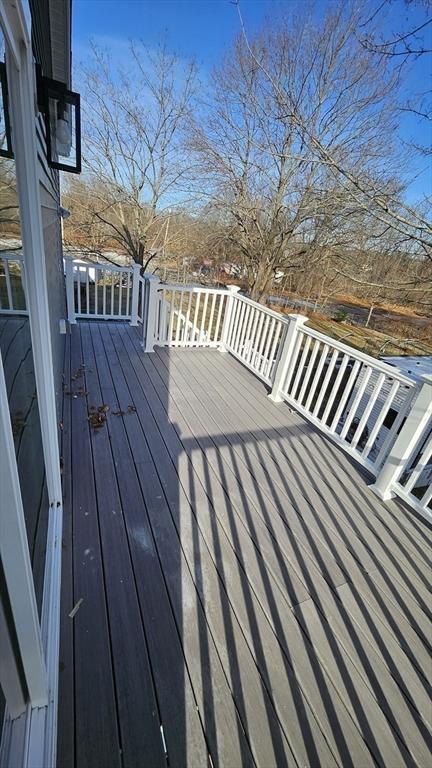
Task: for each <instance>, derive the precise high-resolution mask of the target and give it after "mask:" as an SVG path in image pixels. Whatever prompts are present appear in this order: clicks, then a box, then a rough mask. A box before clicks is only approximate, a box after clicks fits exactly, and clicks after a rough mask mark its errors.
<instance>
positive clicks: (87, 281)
mask: <svg viewBox="0 0 432 768" xmlns="http://www.w3.org/2000/svg"><path fill="white" fill-rule="evenodd" d="M89 273H90V270H89V267H86V268H85V276H86V312H87V314H88V315H89V314H90V274H89Z"/></svg>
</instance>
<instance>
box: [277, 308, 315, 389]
mask: <svg viewBox="0 0 432 768" xmlns="http://www.w3.org/2000/svg"><path fill="white" fill-rule="evenodd" d="M288 319H289V323H288V325H287V326H286V328H285V334H284V337H283V339H282V340H281V343H280V346H279V354H278V357H277V360H276V364H275V370H274V374H273V387H272V391H271V392H270V394H269V398H270V400H273V401H274V402H275V403H281V402H282V400H283V398H282V395H281V389H282V386H283V384H284V383H285V380H286V377H287V374H288V369H289V365H290V363H291V361H292V354H293V352H294V346H295V343H296V341H297V335H298V333H299V331H300V330H301V328H302V326H303V325H304V324H305V322H306V320H307V317H306V316H305V315H288Z"/></svg>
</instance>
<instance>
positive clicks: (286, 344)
mask: <svg viewBox="0 0 432 768" xmlns="http://www.w3.org/2000/svg"><path fill="white" fill-rule="evenodd" d="M66 272H67V295H68V306H69V307H71V308H72V309H71V315H72V318H73V319H72V322H74V321H75V318H77V317H78V318H79V317H87V318H88V317H94V318H103V319H115V320H118V319H123V320H124V319H127V320H130V321H131V323H132V324H134V325H137V324H138V323H142V325H143V346H144V349H145V351H146V352H152V351H153V348H154V346H155V345H160V346H168V347H219V348H222V349H225V350H227V351H228V352H230V353H231V354H232V355H234V356H235V357H236V358H238V359H239V360H241V362H242V363H243V364H244V365H245V366H247V367H248V368H249V369H251V370H252V371H253V372H254V373H255V374H256V375H257V376H259V377H260V378H261V379H262V380H263V381H265V382H266V383H267V384H268V385H269V386H270V388H271V392H270V397H271V398H272V399H273V400H274V401H275V402H281V401H283V400H284V401H286V402H288V403H289V404H290V405H291V406H293V407H294V408H295V409H296V410H298V411H299V412H300V413H301V414H302V415H304V416H305V417H306V418H307V419H308V420H309V421H311V422H312V423H313V424H315V425H316V426H317V427H318V428H319V429H320V430H321V431H323V432H324V433H325V434H326V435H328V436H329V437H330V438H331V439H332V440H334V441H335V442H336V443H337V444H338V445H340V446H341V447H342V448H343V449H344V450H345V451H346V452H347V453H348V454H350V455H351V456H352V457H353V458H355V459H356V460H357V461H358V462H360V463H361V464H362V465H363V466H365V467H366V468H367V469H368V470H369V471H370V472H371V473H372V474H373V475H374V476H375V478H376V481H375V483H374V484H373V485H372V486H371V488H372V489H373V490H374V492H375V493H376V494H377V495H378V496H379V497H380V498H381V499H384V500H385V499H389V498H391V497H392V496H393V495H395V494H396V495H398V496H399V497H400V498H402V499H404V500H405V501H407V502H408V503H409V504H410V505H411V506H413V507H415V508H416V509H417V510H418V511H419V512H421V513H422V514H423V515H425V516H426V517H428V518H430V519H432V483H431V480H432V436H431V435H432V386H431V383H432V377H423V379H422V380H421V381H420V382H415V381H414V380H413V379H411V378H410V377H409V376H405V375H404V374H403V373H401V372H400V371H399V370H398V369H397V368H395V367H393V366H391V365H389V364H388V363H385V362H383V361H381V360H376V359H375V358H373V357H370V356H369V355H366V354H364V353H363V352H360V351H358V350H356V349H353V348H352V347H349V346H348V345H346V344H343V343H342V342H340V341H337V340H335V339H331V338H330V337H328V336H325V335H324V334H322V333H319V332H318V331H315V330H313V329H312V328H309V327H308V326H307V325H306V324H305V323H306V321H307V318H306V317H304V316H302V315H288V316H284V315H281V314H279V313H278V312H274V311H273V310H271V309H268V308H267V307H264V306H262V305H261V304H258V303H256V302H254V301H252V300H251V299H249V298H247V297H245V296H242V295H240V294H239V292H238V291H239V289H238V287H236V286H228V290H227V289H213V288H204V287H202V286H191V285H173V284H164V283H161V282H160V281H159V279H158V278H157V277H156V276H155V275H144V276H141V275H140V271H139V267H138V266H137V265H135V266H134V267H133V268H126V267H117V268H114V267H112V266H106V265H101V264H83V263H76V262H69V264H68V262H67V267H66Z"/></svg>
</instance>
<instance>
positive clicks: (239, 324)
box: [233, 301, 247, 353]
mask: <svg viewBox="0 0 432 768" xmlns="http://www.w3.org/2000/svg"><path fill="white" fill-rule="evenodd" d="M246 306H247V305H246V304H245V303H244V301H242V302H241V306H240V312H239V315H238V319H236V323H237V328H235V329H234V330H235V336H234V341H233V349H234V351H235V352H237V353H238V352H239V344H238V341H239V339H240V335H241V330H242V325H243V317H244V314H245V312H246Z"/></svg>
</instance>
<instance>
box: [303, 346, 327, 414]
mask: <svg viewBox="0 0 432 768" xmlns="http://www.w3.org/2000/svg"><path fill="white" fill-rule="evenodd" d="M329 349H330V347H329V345H328V344H324V345H323V347H322V350H321V355H320V359H319V363H318V366H317V369H316V371H315V376H314V377H313V381H312V384H311V386H310V389H309V394H308V396H307V398H306V403H305V408H306V410H307V411H310V409H311V405H312V402H313V398H314V394H315V391H316V388H317V386H318V382H319V380H320V377H321V374H322V371H323V368H324V363H325V361H326V360H327V355H328V352H329Z"/></svg>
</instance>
